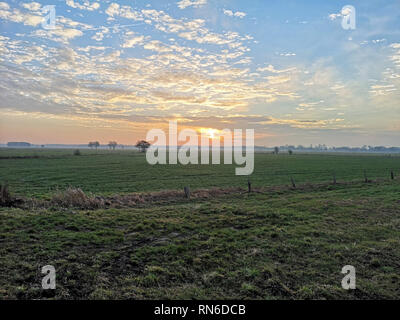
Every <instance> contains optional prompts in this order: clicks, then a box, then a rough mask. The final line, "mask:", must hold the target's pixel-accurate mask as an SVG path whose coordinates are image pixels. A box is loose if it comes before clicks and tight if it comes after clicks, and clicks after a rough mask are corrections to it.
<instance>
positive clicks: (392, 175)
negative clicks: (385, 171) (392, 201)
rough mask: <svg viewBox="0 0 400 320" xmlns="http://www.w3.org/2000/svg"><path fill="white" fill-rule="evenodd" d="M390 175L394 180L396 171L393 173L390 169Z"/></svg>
mask: <svg viewBox="0 0 400 320" xmlns="http://www.w3.org/2000/svg"><path fill="white" fill-rule="evenodd" d="M390 176H391V178H392V180H394V173H393V171H390Z"/></svg>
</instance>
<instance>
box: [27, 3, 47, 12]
mask: <svg viewBox="0 0 400 320" xmlns="http://www.w3.org/2000/svg"><path fill="white" fill-rule="evenodd" d="M22 6H23V7H24V8H25V9H28V10H29V11H39V10H40V8H41V6H42V5H41V4H40V3H37V2H30V3H23V4H22Z"/></svg>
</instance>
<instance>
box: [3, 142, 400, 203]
mask: <svg viewBox="0 0 400 320" xmlns="http://www.w3.org/2000/svg"><path fill="white" fill-rule="evenodd" d="M73 152H74V151H73V150H43V149H25V150H23V149H6V148H3V149H1V148H0V181H8V183H9V185H10V190H11V191H12V192H13V193H14V194H17V195H21V196H34V197H42V198H49V197H51V196H52V194H53V193H54V192H55V191H56V190H57V189H65V188H67V187H69V186H72V187H75V188H81V189H82V190H84V191H85V192H93V193H96V194H102V195H107V194H108V195H111V194H116V193H118V194H128V193H132V192H145V191H159V190H176V189H179V190H180V189H183V187H184V186H190V187H191V188H192V189H200V188H212V187H218V188H226V187H241V186H246V185H247V177H238V176H235V168H236V166H235V165H198V166H196V165H189V166H182V165H167V166H162V165H156V166H150V165H148V164H147V162H146V161H145V156H144V154H140V153H137V152H133V151H107V150H101V151H100V150H99V151H95V150H81V155H80V156H74V155H73ZM16 157H18V158H16ZM364 170H366V172H367V175H368V179H376V178H379V177H382V178H386V177H390V171H391V170H393V171H394V172H395V174H396V175H400V156H398V155H397V156H395V155H359V154H358V155H336V154H334V155H327V154H294V155H292V156H289V155H288V154H281V155H272V154H256V155H255V170H254V174H253V175H252V176H251V180H252V185H253V186H254V187H262V186H271V185H287V184H291V182H290V177H291V176H292V177H293V178H294V180H295V183H296V184H299V183H307V182H309V183H316V182H324V181H332V179H333V178H332V176H333V171H335V172H336V177H337V180H338V181H351V180H362V179H364Z"/></svg>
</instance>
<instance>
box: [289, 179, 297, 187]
mask: <svg viewBox="0 0 400 320" xmlns="http://www.w3.org/2000/svg"><path fill="white" fill-rule="evenodd" d="M290 181H291V182H292V187H293V188H296V184H295V183H294V179H293V177H290Z"/></svg>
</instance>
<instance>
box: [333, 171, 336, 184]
mask: <svg viewBox="0 0 400 320" xmlns="http://www.w3.org/2000/svg"><path fill="white" fill-rule="evenodd" d="M333 184H336V172H335V171H333Z"/></svg>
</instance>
